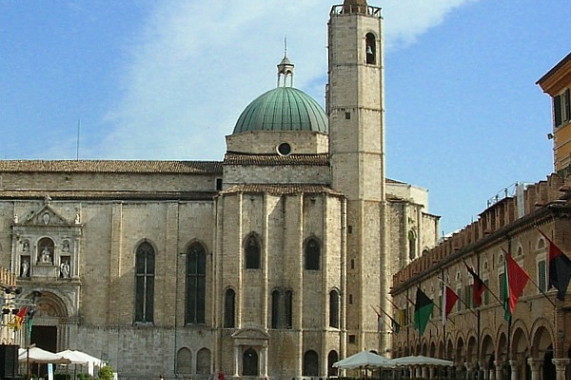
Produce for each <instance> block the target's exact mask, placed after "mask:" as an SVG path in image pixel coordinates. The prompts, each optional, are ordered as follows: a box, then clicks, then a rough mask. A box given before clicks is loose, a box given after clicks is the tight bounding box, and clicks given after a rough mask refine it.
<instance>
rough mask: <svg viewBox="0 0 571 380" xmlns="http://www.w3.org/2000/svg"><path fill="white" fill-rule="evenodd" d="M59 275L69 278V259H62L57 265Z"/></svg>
mask: <svg viewBox="0 0 571 380" xmlns="http://www.w3.org/2000/svg"><path fill="white" fill-rule="evenodd" d="M59 271H60V277H62V278H69V261H62V263H61V264H60V266H59Z"/></svg>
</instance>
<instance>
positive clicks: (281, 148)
mask: <svg viewBox="0 0 571 380" xmlns="http://www.w3.org/2000/svg"><path fill="white" fill-rule="evenodd" d="M278 153H279V154H281V155H282V156H287V155H288V154H290V153H291V145H289V144H288V143H281V144H280V145H278Z"/></svg>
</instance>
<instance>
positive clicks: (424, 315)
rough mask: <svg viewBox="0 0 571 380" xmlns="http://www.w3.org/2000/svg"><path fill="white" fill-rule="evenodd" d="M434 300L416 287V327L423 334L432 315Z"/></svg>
mask: <svg viewBox="0 0 571 380" xmlns="http://www.w3.org/2000/svg"><path fill="white" fill-rule="evenodd" d="M433 308H434V302H432V300H431V299H430V298H428V296H427V295H426V294H424V292H423V291H422V290H420V288H418V289H416V303H415V304H414V328H415V329H417V330H418V334H419V335H421V336H422V334H424V330H425V329H426V325H427V324H428V320H429V319H430V316H431V315H432V309H433Z"/></svg>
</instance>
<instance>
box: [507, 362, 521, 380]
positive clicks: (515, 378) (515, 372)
mask: <svg viewBox="0 0 571 380" xmlns="http://www.w3.org/2000/svg"><path fill="white" fill-rule="evenodd" d="M509 363H510V367H511V368H512V378H511V380H519V370H520V367H521V361H519V360H510V361H509Z"/></svg>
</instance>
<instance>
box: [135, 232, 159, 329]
mask: <svg viewBox="0 0 571 380" xmlns="http://www.w3.org/2000/svg"><path fill="white" fill-rule="evenodd" d="M154 296H155V250H154V249H153V246H152V245H150V244H149V243H146V242H145V243H142V244H141V245H139V247H138V248H137V252H136V257H135V322H148V323H150V322H153V302H154Z"/></svg>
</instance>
